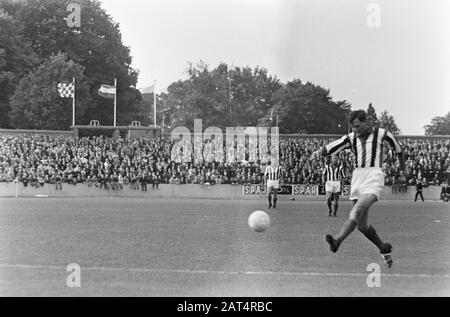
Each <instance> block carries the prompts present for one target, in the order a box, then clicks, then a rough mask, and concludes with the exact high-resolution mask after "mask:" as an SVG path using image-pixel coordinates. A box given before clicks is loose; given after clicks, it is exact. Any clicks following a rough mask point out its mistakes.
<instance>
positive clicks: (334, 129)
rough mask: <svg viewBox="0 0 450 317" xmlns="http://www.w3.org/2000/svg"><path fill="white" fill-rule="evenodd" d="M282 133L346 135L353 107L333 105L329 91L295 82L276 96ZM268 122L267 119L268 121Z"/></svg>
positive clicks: (339, 103)
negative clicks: (350, 111) (348, 118)
mask: <svg viewBox="0 0 450 317" xmlns="http://www.w3.org/2000/svg"><path fill="white" fill-rule="evenodd" d="M274 100H275V107H274V113H276V114H277V115H278V119H279V126H280V132H281V133H309V134H314V133H327V134H330V133H338V134H341V133H345V132H347V116H348V113H349V110H350V105H349V104H348V103H347V102H346V101H341V102H333V101H332V100H331V97H330V95H329V90H326V89H324V88H322V87H320V86H316V85H313V84H311V83H309V82H308V83H306V84H303V83H302V82H301V80H299V79H294V80H293V81H291V82H288V83H287V84H286V85H285V86H284V87H283V88H282V89H280V90H278V92H277V93H276V94H275V96H274ZM264 119H265V118H264Z"/></svg>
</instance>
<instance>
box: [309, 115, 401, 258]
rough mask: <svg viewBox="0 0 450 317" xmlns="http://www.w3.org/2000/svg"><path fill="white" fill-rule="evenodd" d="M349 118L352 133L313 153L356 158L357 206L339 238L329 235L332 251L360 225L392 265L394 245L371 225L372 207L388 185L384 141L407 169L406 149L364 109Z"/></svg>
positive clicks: (354, 195) (353, 197)
mask: <svg viewBox="0 0 450 317" xmlns="http://www.w3.org/2000/svg"><path fill="white" fill-rule="evenodd" d="M349 121H350V124H351V126H352V130H353V132H352V133H350V134H348V135H345V136H343V137H342V138H341V139H339V140H336V141H334V142H331V143H330V144H328V145H327V146H325V147H323V148H322V149H320V150H318V151H316V152H314V153H313V154H312V158H317V157H320V156H323V155H332V154H337V153H339V152H340V151H342V150H345V149H350V150H351V151H352V152H353V155H354V160H355V162H354V164H355V170H354V172H353V177H352V181H351V192H350V200H353V208H352V209H351V211H350V215H349V219H348V220H347V221H346V222H345V223H344V225H343V226H342V228H341V231H340V233H339V235H338V236H337V238H336V239H335V238H334V237H333V236H332V235H326V237H325V238H326V241H327V242H328V244H329V245H330V250H331V251H332V252H337V250H338V249H339V246H340V245H341V243H342V242H343V241H344V240H345V238H347V237H348V236H349V235H350V233H352V232H353V230H355V228H358V230H359V231H360V232H361V233H362V234H363V235H364V236H365V237H366V238H367V239H369V240H370V241H371V242H372V243H373V244H375V245H376V246H377V247H378V249H379V250H380V253H381V256H382V258H383V259H384V262H385V264H386V265H387V266H388V267H391V266H392V263H393V260H392V257H391V251H392V245H391V244H389V243H385V242H383V241H382V240H381V239H380V237H379V236H378V234H377V232H376V231H375V228H374V227H373V226H371V225H369V224H368V213H369V208H370V206H372V204H373V203H375V202H376V201H377V200H378V199H379V197H380V194H381V191H382V189H383V186H384V174H383V171H382V169H381V164H382V163H383V151H384V142H387V143H388V144H389V145H390V147H391V148H393V149H394V150H395V152H396V153H397V155H398V160H399V163H400V169H401V170H404V167H405V163H404V160H403V152H402V149H401V147H400V144H399V143H398V142H397V140H396V139H395V137H394V136H393V135H392V133H390V132H389V131H387V130H385V129H380V128H375V129H374V128H373V127H371V126H370V125H369V123H368V122H367V114H366V112H365V111H364V110H358V111H353V112H352V113H351V114H350V120H349Z"/></svg>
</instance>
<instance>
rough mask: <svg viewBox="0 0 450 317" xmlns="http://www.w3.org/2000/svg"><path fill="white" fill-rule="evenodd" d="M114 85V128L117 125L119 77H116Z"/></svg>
mask: <svg viewBox="0 0 450 317" xmlns="http://www.w3.org/2000/svg"><path fill="white" fill-rule="evenodd" d="M114 87H115V88H116V93H115V94H114V128H115V127H116V126H117V78H114Z"/></svg>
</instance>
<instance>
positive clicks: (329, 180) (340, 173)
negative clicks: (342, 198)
mask: <svg viewBox="0 0 450 317" xmlns="http://www.w3.org/2000/svg"><path fill="white" fill-rule="evenodd" d="M322 178H323V181H324V182H325V179H326V183H325V191H326V193H327V206H328V217H331V214H333V216H335V217H336V216H337V210H338V207H339V194H340V192H341V181H342V179H343V178H345V173H344V169H343V167H342V166H341V165H340V164H339V158H338V157H337V156H333V157H332V158H331V163H330V164H327V165H326V166H325V169H324V170H323V173H322ZM332 199H334V208H333V211H331V200H332Z"/></svg>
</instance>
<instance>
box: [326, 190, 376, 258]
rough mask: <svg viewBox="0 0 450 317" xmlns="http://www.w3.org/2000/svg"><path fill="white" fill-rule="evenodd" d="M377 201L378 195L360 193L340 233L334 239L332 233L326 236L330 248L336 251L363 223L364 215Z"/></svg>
mask: <svg viewBox="0 0 450 317" xmlns="http://www.w3.org/2000/svg"><path fill="white" fill-rule="evenodd" d="M375 201H377V196H376V195H374V194H363V195H360V197H359V199H358V200H355V201H354V202H353V208H352V210H351V211H350V215H349V218H348V219H347V221H346V222H345V223H344V225H343V226H342V227H341V230H340V232H339V235H338V236H337V238H336V239H334V238H333V237H332V236H331V235H327V236H326V240H327V242H328V243H329V244H330V250H331V251H333V252H336V251H337V250H338V249H339V246H340V245H341V243H342V242H344V240H345V239H346V238H347V237H348V236H349V235H350V234H351V233H352V232H353V230H355V228H356V227H357V226H358V227H359V226H360V225H361V226H362V227H364V225H363V221H364V215H365V214H366V213H367V211H368V210H369V208H370V206H371V205H372V204H373V203H374V202H375Z"/></svg>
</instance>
